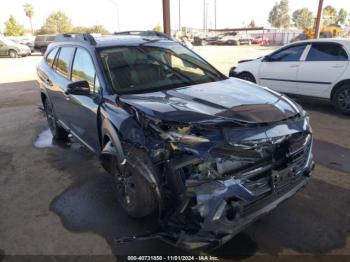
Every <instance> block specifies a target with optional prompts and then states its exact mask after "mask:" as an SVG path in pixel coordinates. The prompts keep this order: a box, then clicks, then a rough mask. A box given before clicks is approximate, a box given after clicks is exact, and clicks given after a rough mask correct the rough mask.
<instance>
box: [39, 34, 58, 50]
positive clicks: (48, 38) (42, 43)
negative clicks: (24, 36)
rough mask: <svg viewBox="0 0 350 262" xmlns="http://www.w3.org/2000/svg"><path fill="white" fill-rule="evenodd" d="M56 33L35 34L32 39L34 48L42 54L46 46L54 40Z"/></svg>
mask: <svg viewBox="0 0 350 262" xmlns="http://www.w3.org/2000/svg"><path fill="white" fill-rule="evenodd" d="M55 37H56V35H37V36H36V37H35V40H34V49H35V50H36V51H39V52H41V54H44V53H45V51H46V48H47V46H48V45H49V44H51V43H52V42H53V41H54V40H55Z"/></svg>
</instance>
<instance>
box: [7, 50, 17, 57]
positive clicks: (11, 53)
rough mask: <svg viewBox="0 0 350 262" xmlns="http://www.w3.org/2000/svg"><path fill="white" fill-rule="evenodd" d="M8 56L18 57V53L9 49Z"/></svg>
mask: <svg viewBox="0 0 350 262" xmlns="http://www.w3.org/2000/svg"><path fill="white" fill-rule="evenodd" d="M9 56H10V57H11V58H17V57H18V53H17V51H16V50H10V51H9Z"/></svg>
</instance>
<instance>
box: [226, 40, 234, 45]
mask: <svg viewBox="0 0 350 262" xmlns="http://www.w3.org/2000/svg"><path fill="white" fill-rule="evenodd" d="M226 44H227V45H236V44H235V41H232V40H228V41H227V42H226Z"/></svg>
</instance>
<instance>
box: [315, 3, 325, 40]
mask: <svg viewBox="0 0 350 262" xmlns="http://www.w3.org/2000/svg"><path fill="white" fill-rule="evenodd" d="M322 9H323V0H319V2H318V10H317V17H316V27H315V38H316V39H317V38H319V37H320V26H321V17H322Z"/></svg>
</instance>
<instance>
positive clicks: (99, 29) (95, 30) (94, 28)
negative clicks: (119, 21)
mask: <svg viewBox="0 0 350 262" xmlns="http://www.w3.org/2000/svg"><path fill="white" fill-rule="evenodd" d="M89 29H90V30H89V33H96V34H102V35H108V34H110V32H109V31H108V30H107V29H106V28H104V27H103V25H94V26H92V27H90V28H89Z"/></svg>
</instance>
